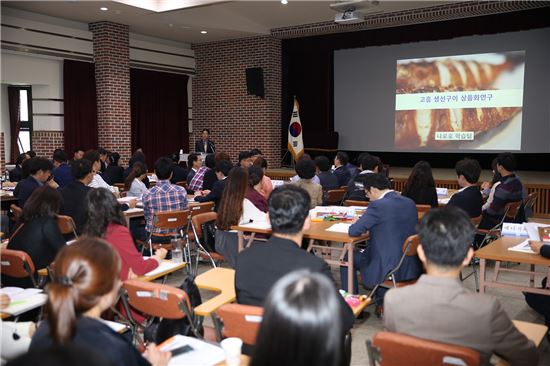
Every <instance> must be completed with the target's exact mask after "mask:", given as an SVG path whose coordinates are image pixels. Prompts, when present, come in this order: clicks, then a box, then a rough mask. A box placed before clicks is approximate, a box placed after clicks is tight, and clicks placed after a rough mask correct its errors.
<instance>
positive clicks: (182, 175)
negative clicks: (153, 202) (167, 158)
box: [170, 152, 189, 184]
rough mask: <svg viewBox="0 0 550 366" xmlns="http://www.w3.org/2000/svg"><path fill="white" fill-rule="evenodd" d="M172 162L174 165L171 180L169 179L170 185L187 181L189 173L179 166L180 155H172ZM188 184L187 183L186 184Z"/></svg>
mask: <svg viewBox="0 0 550 366" xmlns="http://www.w3.org/2000/svg"><path fill="white" fill-rule="evenodd" d="M171 157H172V162H173V163H174V167H173V171H172V178H170V183H172V184H176V183H177V182H181V181H184V180H186V179H187V174H188V173H189V172H188V171H187V170H186V169H184V168H182V167H181V166H179V161H180V155H179V153H177V152H176V153H173V154H172V156H171ZM187 183H189V182H187Z"/></svg>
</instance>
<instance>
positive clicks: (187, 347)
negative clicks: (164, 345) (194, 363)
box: [168, 344, 195, 357]
mask: <svg viewBox="0 0 550 366" xmlns="http://www.w3.org/2000/svg"><path fill="white" fill-rule="evenodd" d="M194 350H195V349H194V348H193V347H191V346H190V345H188V344H186V345H185V346H181V347H178V348H176V349H173V350H170V351H168V352H171V353H172V357H175V356H178V355H182V354H184V353H187V352H191V351H194Z"/></svg>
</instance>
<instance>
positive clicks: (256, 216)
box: [215, 167, 267, 268]
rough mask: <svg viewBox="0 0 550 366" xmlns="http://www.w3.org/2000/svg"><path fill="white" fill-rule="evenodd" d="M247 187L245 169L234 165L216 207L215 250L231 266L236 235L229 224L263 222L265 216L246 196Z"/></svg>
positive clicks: (235, 253) (235, 245) (236, 249)
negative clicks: (218, 204)
mask: <svg viewBox="0 0 550 366" xmlns="http://www.w3.org/2000/svg"><path fill="white" fill-rule="evenodd" d="M247 189H248V172H247V169H244V168H241V167H234V168H233V169H231V171H230V172H229V177H228V178H227V183H226V186H225V189H224V191H223V194H222V198H221V201H220V206H219V208H218V219H217V222H216V226H217V228H218V230H217V232H216V244H215V245H216V251H217V252H218V253H220V254H222V255H223V256H224V258H225V260H226V261H227V263H228V264H229V265H230V266H231V267H233V268H234V267H235V258H236V256H237V253H238V245H237V235H236V233H235V232H230V231H229V230H231V226H233V225H239V224H245V223H250V222H264V221H266V220H267V216H266V214H265V213H264V212H262V211H260V210H259V209H258V208H256V206H254V204H253V203H252V202H250V200H248V199H247V198H246V191H247Z"/></svg>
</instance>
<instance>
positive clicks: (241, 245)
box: [237, 231, 244, 252]
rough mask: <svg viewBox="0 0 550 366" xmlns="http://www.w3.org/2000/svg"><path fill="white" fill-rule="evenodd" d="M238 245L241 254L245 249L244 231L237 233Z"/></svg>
mask: <svg viewBox="0 0 550 366" xmlns="http://www.w3.org/2000/svg"><path fill="white" fill-rule="evenodd" d="M237 243H238V247H239V252H241V251H242V250H243V249H244V233H243V232H242V231H237Z"/></svg>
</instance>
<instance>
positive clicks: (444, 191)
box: [435, 187, 449, 196]
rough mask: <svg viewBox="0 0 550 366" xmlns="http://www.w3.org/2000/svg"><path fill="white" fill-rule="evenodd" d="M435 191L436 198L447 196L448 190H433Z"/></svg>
mask: <svg viewBox="0 0 550 366" xmlns="http://www.w3.org/2000/svg"><path fill="white" fill-rule="evenodd" d="M435 191H436V192H437V195H438V196H447V195H448V194H449V189H448V188H440V187H437V188H436V189H435Z"/></svg>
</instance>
